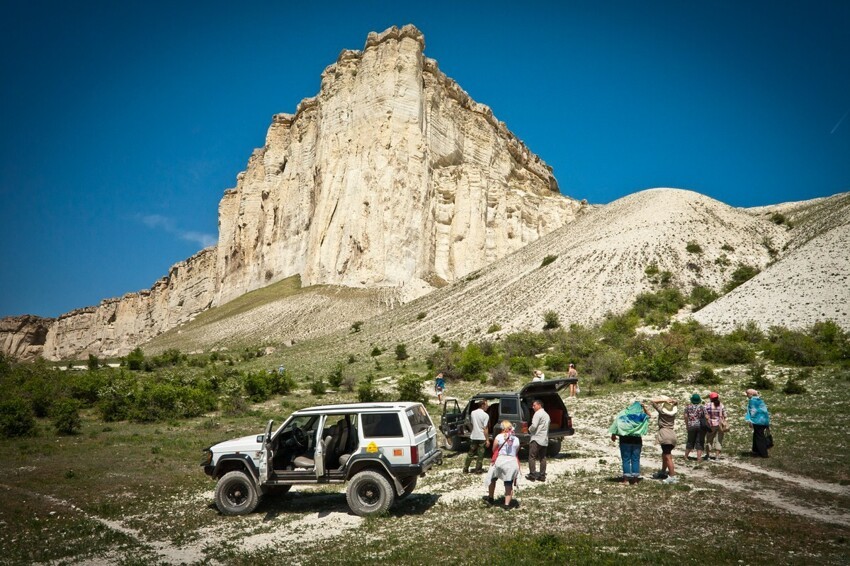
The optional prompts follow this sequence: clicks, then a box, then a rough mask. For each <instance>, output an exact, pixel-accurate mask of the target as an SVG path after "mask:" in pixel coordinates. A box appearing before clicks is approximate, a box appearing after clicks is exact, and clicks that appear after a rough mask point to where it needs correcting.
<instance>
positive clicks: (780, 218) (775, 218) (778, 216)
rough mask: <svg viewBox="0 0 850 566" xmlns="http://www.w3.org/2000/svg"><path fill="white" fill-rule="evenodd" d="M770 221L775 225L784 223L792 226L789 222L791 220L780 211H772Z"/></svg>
mask: <svg viewBox="0 0 850 566" xmlns="http://www.w3.org/2000/svg"><path fill="white" fill-rule="evenodd" d="M770 221H771V222H773V223H774V224H777V225H782V224H785V225H786V226H788V227H789V228H793V225H792V224H791V222H790V221H789V220H788V218H787V217H786V216H785V215H784V214H782V213H781V212H774V213H773V214H771V215H770Z"/></svg>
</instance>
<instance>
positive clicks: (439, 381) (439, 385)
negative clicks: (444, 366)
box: [434, 372, 446, 405]
mask: <svg viewBox="0 0 850 566" xmlns="http://www.w3.org/2000/svg"><path fill="white" fill-rule="evenodd" d="M445 390H446V380H445V379H443V372H440V373H438V374H437V377H435V378H434V393H436V394H437V402H438V403H439V404H441V405H442V403H443V392H444V391H445Z"/></svg>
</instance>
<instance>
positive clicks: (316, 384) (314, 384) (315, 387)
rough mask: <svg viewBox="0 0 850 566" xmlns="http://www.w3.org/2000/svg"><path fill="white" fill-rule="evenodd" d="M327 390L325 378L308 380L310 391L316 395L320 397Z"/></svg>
mask: <svg viewBox="0 0 850 566" xmlns="http://www.w3.org/2000/svg"><path fill="white" fill-rule="evenodd" d="M327 391H328V386H327V384H325V380H324V379H322V378H321V377H320V378H319V379H312V380H310V393H312V394H313V395H316V396H317V397H321V396H322V395H324V394H325V393H327Z"/></svg>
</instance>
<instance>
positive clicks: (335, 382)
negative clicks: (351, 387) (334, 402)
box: [328, 363, 345, 389]
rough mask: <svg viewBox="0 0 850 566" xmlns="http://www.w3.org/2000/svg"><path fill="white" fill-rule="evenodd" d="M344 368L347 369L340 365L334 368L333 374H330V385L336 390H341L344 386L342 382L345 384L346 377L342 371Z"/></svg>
mask: <svg viewBox="0 0 850 566" xmlns="http://www.w3.org/2000/svg"><path fill="white" fill-rule="evenodd" d="M344 368H345V366H344V365H343V364H341V363H338V364H336V365H335V366H334V367H333V369H332V370H331V372H330V373H329V374H328V383H329V384H330V386H331V387H333V388H334V389H339V386H340V385H342V382H343V379H344V377H343V375H342V370H343V369H344Z"/></svg>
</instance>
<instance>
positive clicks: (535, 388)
mask: <svg viewBox="0 0 850 566" xmlns="http://www.w3.org/2000/svg"><path fill="white" fill-rule="evenodd" d="M571 383H578V378H575V377H564V378H562V379H545V380H543V381H532V382H531V383H526V384H525V386H524V387H523V388H522V389H520V391H519V396H520V397H522V398H526V397H533V396H535V395H539V394H541V393H551V392H553V391H554V392H556V393H557V392H558V391H560V390H562V389H564V388H566V387H567V386H568V385H569V384H571Z"/></svg>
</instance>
